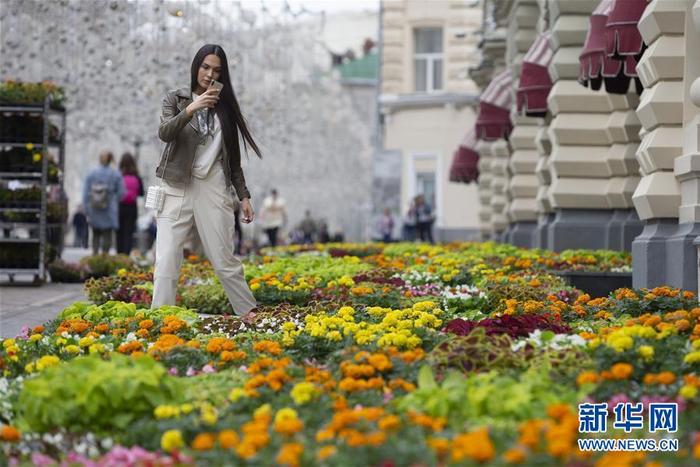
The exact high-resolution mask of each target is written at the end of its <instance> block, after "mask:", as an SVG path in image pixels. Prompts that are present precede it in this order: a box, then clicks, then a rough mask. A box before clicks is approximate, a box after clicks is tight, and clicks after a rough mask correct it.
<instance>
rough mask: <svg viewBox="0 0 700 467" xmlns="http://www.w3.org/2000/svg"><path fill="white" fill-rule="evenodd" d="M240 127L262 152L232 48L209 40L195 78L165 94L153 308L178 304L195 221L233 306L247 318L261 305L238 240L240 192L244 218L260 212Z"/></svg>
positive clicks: (192, 74) (247, 143)
mask: <svg viewBox="0 0 700 467" xmlns="http://www.w3.org/2000/svg"><path fill="white" fill-rule="evenodd" d="M239 132H240V135H241V137H242V139H243V143H244V146H245V147H246V149H247V147H248V146H249V147H251V148H253V150H254V151H255V153H256V154H257V155H258V157H261V158H262V155H261V154H260V149H259V148H258V146H257V144H256V143H255V141H254V140H253V137H252V136H251V134H250V131H249V130H248V126H247V124H246V122H245V119H244V118H243V114H242V113H241V109H240V106H239V105H238V100H237V99H236V95H235V93H234V90H233V86H232V85H231V78H230V76H229V69H228V60H227V58H226V53H225V52H224V50H223V49H222V48H221V47H220V46H218V45H214V44H207V45H205V46H203V47H202V48H200V49H199V51H198V52H197V53H196V55H195V56H194V59H193V60H192V66H191V72H190V84H189V85H188V86H185V87H182V88H180V89H175V90H171V91H169V92H168V93H167V94H166V95H165V98H164V99H163V106H162V113H161V117H160V127H159V129H158V136H159V137H160V139H161V140H162V141H164V142H165V143H166V145H165V148H164V150H163V153H162V154H161V157H160V161H159V163H158V167H157V168H156V176H157V177H159V178H160V179H161V182H162V184H163V188H164V190H165V198H164V203H163V206H162V208H161V209H160V211H159V212H158V213H157V214H156V219H157V224H158V235H157V236H156V259H155V272H154V287H153V301H152V303H151V307H152V308H156V307H159V306H161V305H174V304H175V296H176V289H177V284H178V278H179V275H180V267H181V266H182V251H183V243H184V242H185V238H186V236H187V234H188V233H189V231H190V229H191V228H192V225H193V224H194V225H195V226H196V228H197V231H198V232H199V235H200V238H201V240H202V245H203V247H204V252H205V254H206V256H207V258H209V260H210V261H211V263H212V266H213V267H214V272H215V273H216V275H217V277H218V279H219V282H221V284H222V285H223V287H224V291H225V292H226V296H227V297H228V299H229V302H230V303H231V306H232V307H233V311H234V312H235V313H236V314H237V315H238V316H241V317H243V319H244V320H245V321H247V322H251V321H252V320H253V318H254V317H255V311H256V306H257V303H256V301H255V297H254V296H253V293H252V292H251V290H250V288H249V287H248V283H247V282H246V280H245V277H244V274H243V265H242V263H241V261H240V260H239V259H238V258H237V257H236V256H235V255H234V246H233V235H234V229H235V227H234V222H235V219H234V209H235V205H234V196H235V195H237V196H238V198H239V199H240V201H241V214H242V221H243V222H244V223H250V222H252V221H253V216H254V212H253V207H252V205H251V203H250V193H249V191H248V188H247V187H246V182H245V177H244V175H243V170H242V168H241V151H240V145H239V139H238V138H239ZM246 153H247V151H246ZM232 188H233V189H235V195H234V193H233V191H232Z"/></svg>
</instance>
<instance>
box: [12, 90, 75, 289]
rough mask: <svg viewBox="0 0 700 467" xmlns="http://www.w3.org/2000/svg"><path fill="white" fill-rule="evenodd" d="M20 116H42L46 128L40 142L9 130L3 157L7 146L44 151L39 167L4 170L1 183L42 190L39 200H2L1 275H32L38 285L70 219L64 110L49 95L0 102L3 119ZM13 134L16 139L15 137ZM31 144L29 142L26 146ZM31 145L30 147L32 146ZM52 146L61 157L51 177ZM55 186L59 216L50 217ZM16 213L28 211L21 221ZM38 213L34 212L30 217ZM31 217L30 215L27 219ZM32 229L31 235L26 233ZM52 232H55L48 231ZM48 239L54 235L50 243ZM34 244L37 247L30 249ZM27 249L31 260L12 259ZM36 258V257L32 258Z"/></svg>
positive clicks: (60, 243)
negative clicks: (55, 133)
mask: <svg viewBox="0 0 700 467" xmlns="http://www.w3.org/2000/svg"><path fill="white" fill-rule="evenodd" d="M13 115H18V116H40V117H41V118H42V123H43V128H42V133H41V142H40V143H39V142H37V141H6V140H7V139H10V138H8V137H7V136H8V135H5V136H4V137H3V140H2V141H0V148H1V149H2V152H0V157H3V156H7V154H8V152H7V151H8V150H11V149H12V148H22V147H26V148H27V150H34V151H37V150H39V151H38V152H40V153H41V156H42V157H41V169H40V170H38V169H39V168H38V167H37V168H36V169H37V170H34V171H29V170H22V171H0V186H2V187H3V188H5V189H7V188H8V187H9V183H11V182H13V181H14V182H15V183H17V182H20V183H22V184H23V185H29V186H32V187H38V188H39V191H40V193H41V196H40V200H35V201H22V202H12V201H9V202H8V201H0V234H2V235H0V251H1V250H5V252H4V255H3V254H0V277H2V276H8V278H9V281H10V282H14V281H15V276H16V275H22V276H25V275H28V276H33V277H34V281H33V283H34V284H35V285H40V284H42V283H44V282H45V281H46V261H45V259H46V258H47V252H48V249H49V248H53V249H55V250H54V251H55V253H56V255H57V256H60V253H61V250H62V249H63V228H64V225H65V222H66V219H65V216H66V211H65V197H63V196H62V195H63V169H64V164H65V143H66V111H65V109H64V108H62V107H58V106H56V105H54V104H53V103H52V102H51V96H50V95H47V96H46V98H45V99H44V103H43V105H42V104H38V105H28V104H14V105H13V104H2V103H0V116H1V120H5V119H7V118H11V117H12V116H13ZM52 116H54V117H55V116H58V117H59V119H60V121H61V123H60V124H61V128H60V139H59V140H58V141H52V138H51V137H50V136H51V135H50V131H51V119H50V117H52ZM12 139H14V138H12ZM28 144H31V146H29V147H27V146H28ZM30 148H31V149H30ZM51 149H55V150H57V160H55V164H56V168H57V174H56V180H49V158H50V154H51V151H50V150H51ZM52 187H54V188H57V189H58V192H59V193H60V194H61V199H60V201H59V203H60V210H59V211H58V212H59V218H58V219H56V218H55V214H56V213H55V212H54V213H53V214H54V218H53V219H52V222H49V209H48V190H49V189H50V188H52ZM7 213H14V217H17V215H18V214H20V215H21V214H26V215H25V216H24V219H22V220H21V221H17V222H14V221H12V220H11V219H12V218H13V216H12V214H10V216H8V215H7ZM31 214H34V216H31ZM27 217H29V220H28V221H27ZM21 229H24V230H26V232H25V237H24V238H20V237H19V236H17V235H15V233H16V232H17V231H18V230H21ZM27 232H28V233H29V235H28V236H27V235H26V233H27ZM49 232H50V233H51V235H49ZM49 240H52V242H50V241H49ZM32 246H33V247H34V248H32ZM20 248H22V249H24V251H25V253H26V254H28V255H30V256H31V259H30V260H29V261H27V260H26V258H25V261H22V262H20V263H17V262H16V261H11V260H9V258H11V255H10V252H11V251H12V250H13V249H14V251H15V253H16V252H17V251H18V249H20ZM33 259H36V261H33Z"/></svg>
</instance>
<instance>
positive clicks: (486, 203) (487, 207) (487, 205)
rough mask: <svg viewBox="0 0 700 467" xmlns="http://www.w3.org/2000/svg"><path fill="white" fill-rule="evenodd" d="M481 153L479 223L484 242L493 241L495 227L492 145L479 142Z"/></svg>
mask: <svg viewBox="0 0 700 467" xmlns="http://www.w3.org/2000/svg"><path fill="white" fill-rule="evenodd" d="M476 150H477V152H478V153H479V166H478V167H479V185H478V190H479V203H480V206H479V221H480V227H481V238H482V240H491V239H492V238H493V237H492V233H493V225H492V224H491V216H492V209H491V180H492V179H493V174H492V173H491V143H489V142H486V141H483V140H479V141H478V142H477V143H476Z"/></svg>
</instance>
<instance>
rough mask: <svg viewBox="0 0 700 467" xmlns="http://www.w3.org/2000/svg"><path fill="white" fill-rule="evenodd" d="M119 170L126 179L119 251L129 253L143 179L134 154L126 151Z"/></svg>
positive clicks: (118, 242) (118, 241)
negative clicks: (137, 201)
mask: <svg viewBox="0 0 700 467" xmlns="http://www.w3.org/2000/svg"><path fill="white" fill-rule="evenodd" d="M119 171H120V172H121V173H122V180H123V181H124V194H123V195H122V199H121V200H120V201H119V229H118V230H117V253H122V254H125V255H128V254H130V253H131V248H132V247H133V245H134V232H135V231H136V219H137V218H138V214H139V213H138V206H136V200H137V199H138V197H139V196H143V181H142V180H141V177H140V176H139V169H138V168H137V167H136V160H135V159H134V156H132V155H131V154H129V153H128V152H125V153H124V154H123V155H122V158H121V160H120V161H119Z"/></svg>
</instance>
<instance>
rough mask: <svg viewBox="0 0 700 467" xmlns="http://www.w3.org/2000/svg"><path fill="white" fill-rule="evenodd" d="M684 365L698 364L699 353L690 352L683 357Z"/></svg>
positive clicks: (699, 359) (699, 360)
mask: <svg viewBox="0 0 700 467" xmlns="http://www.w3.org/2000/svg"><path fill="white" fill-rule="evenodd" d="M683 361H684V362H685V363H691V364H692V363H697V362H700V351H695V352H690V353H689V354H687V355H686V356H685V357H683Z"/></svg>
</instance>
